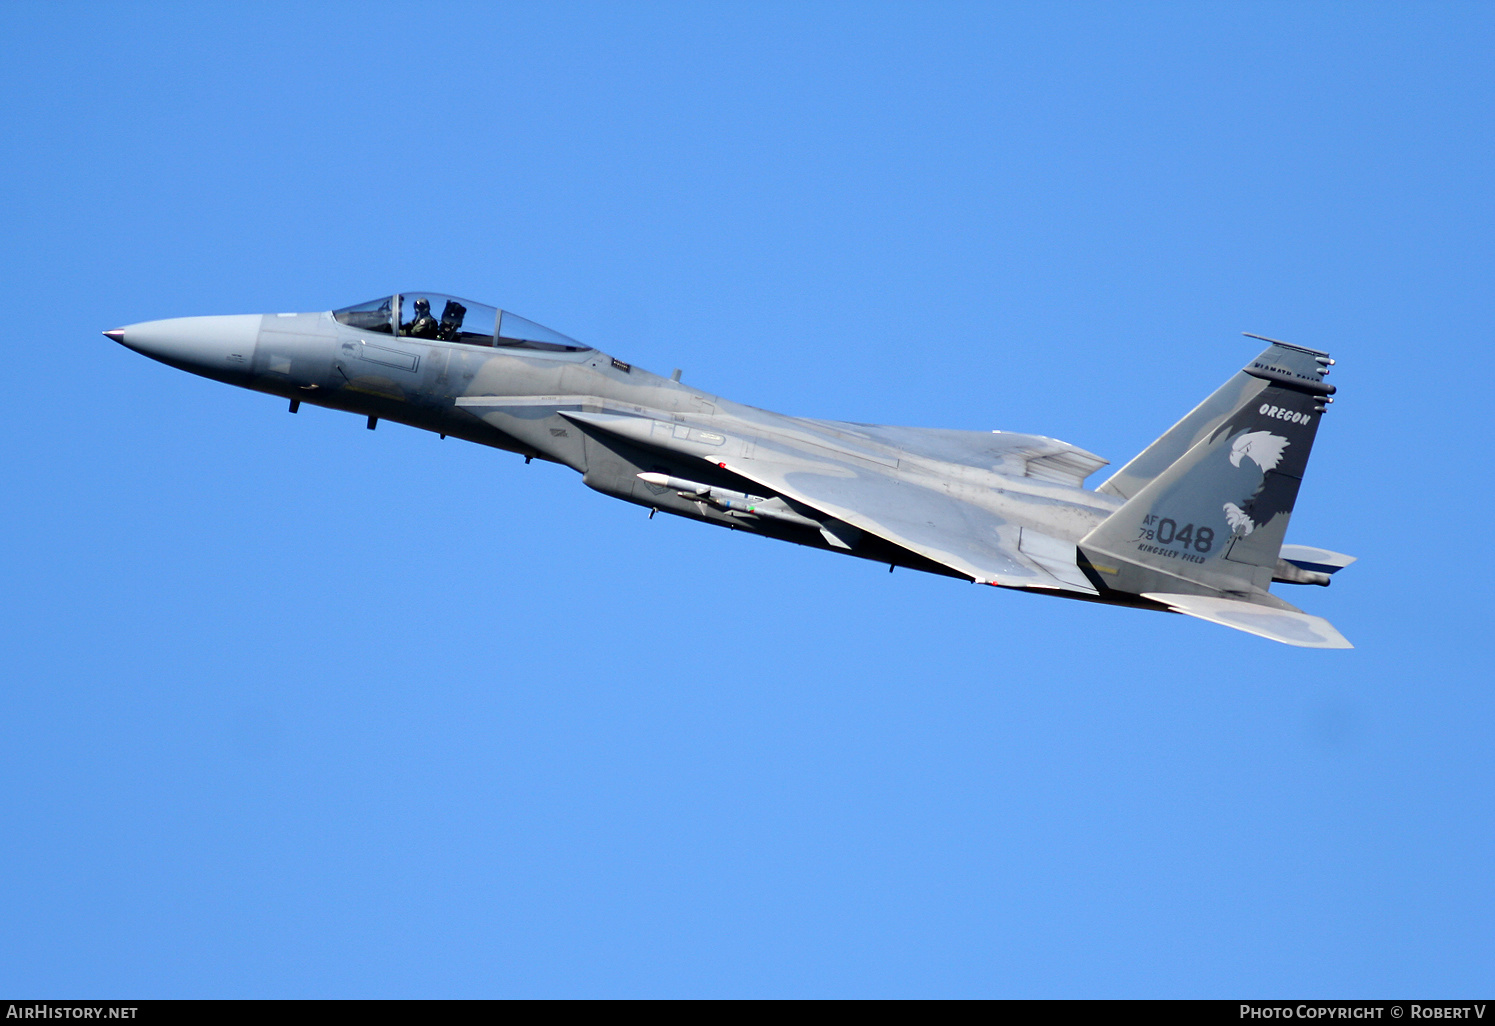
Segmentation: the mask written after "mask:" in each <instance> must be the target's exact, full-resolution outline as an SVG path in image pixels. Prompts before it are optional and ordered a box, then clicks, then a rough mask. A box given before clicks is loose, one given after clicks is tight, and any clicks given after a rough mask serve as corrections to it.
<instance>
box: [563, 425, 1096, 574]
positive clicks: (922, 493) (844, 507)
mask: <svg viewBox="0 0 1495 1026" xmlns="http://www.w3.org/2000/svg"><path fill="white" fill-rule="evenodd" d="M562 416H564V417H566V418H567V419H569V420H573V421H576V422H578V423H580V424H583V425H587V426H589V427H592V428H596V429H599V430H602V431H605V432H609V433H612V434H615V435H618V436H619V437H622V438H627V439H629V440H631V441H634V442H643V443H645V444H650V445H653V446H655V447H656V448H665V449H668V450H670V451H673V452H679V453H682V454H686V455H691V456H694V457H697V458H699V459H703V460H706V461H708V462H710V463H712V464H714V465H715V466H718V467H721V468H723V469H725V470H729V471H731V472H732V473H734V474H737V475H738V476H740V477H744V478H746V479H748V480H749V481H753V482H756V483H757V484H759V485H761V486H763V487H764V488H766V489H768V490H770V491H771V492H774V493H776V494H779V495H782V496H784V497H786V498H788V499H792V500H793V501H795V502H797V503H800V504H802V505H804V506H808V507H810V508H811V509H814V510H818V511H819V512H821V513H823V514H825V515H826V516H828V517H832V518H834V519H836V520H839V521H842V522H844V523H847V524H850V525H851V526H852V527H855V528H857V529H858V530H861V531H865V532H866V533H868V534H871V535H875V536H876V537H879V538H882V539H884V540H886V541H889V542H892V543H893V544H895V545H898V546H901V547H903V548H905V549H908V550H909V551H911V552H916V553H918V554H919V555H921V556H924V557H926V558H928V559H932V560H934V561H935V562H937V563H941V564H943V565H944V566H948V567H950V568H951V569H953V570H957V571H959V572H960V573H962V574H966V575H968V576H969V577H971V578H972V579H973V580H975V581H977V582H979V583H982V584H996V585H1002V586H1004V587H1010V588H1046V589H1053V590H1060V591H1075V592H1083V593H1086V594H1090V595H1094V594H1097V592H1096V589H1095V587H1094V586H1093V585H1091V583H1090V582H1089V581H1088V580H1087V579H1086V578H1085V575H1084V574H1083V573H1081V572H1080V570H1079V568H1078V567H1077V566H1076V565H1075V546H1074V545H1072V544H1068V543H1065V542H1061V541H1059V540H1057V539H1054V538H1049V537H1047V536H1045V535H1042V534H1038V533H1036V532H1033V531H1031V530H1028V529H1024V528H1022V527H1020V526H1019V525H1018V524H1015V523H1013V522H1011V521H1009V520H1006V519H1004V518H1002V517H1000V516H998V515H997V514H995V513H993V512H991V511H989V510H986V509H983V508H982V507H980V506H976V505H973V504H971V503H969V502H965V501H963V500H961V499H958V498H955V497H953V496H950V495H947V494H945V493H943V492H941V491H936V490H934V489H933V488H930V487H925V486H924V485H922V484H920V483H918V481H917V480H914V479H910V478H907V477H904V476H900V475H899V473H898V469H897V467H898V462H897V459H896V458H889V457H887V456H886V455H885V454H882V453H879V452H878V451H876V450H875V449H871V450H866V451H865V452H862V451H857V450H856V449H854V448H853V447H851V446H845V445H837V444H833V443H834V441H836V440H833V439H831V438H826V437H824V435H821V437H820V438H819V439H816V440H811V439H809V438H805V439H798V438H782V437H772V436H769V437H762V436H760V437H758V438H757V439H755V440H754V441H753V442H751V443H747V444H744V443H743V442H742V441H741V440H736V439H734V440H732V442H734V443H735V444H721V443H722V442H724V441H726V440H725V439H724V438H723V436H721V435H713V436H712V438H714V439H715V440H716V441H715V442H714V443H709V444H703V443H700V442H696V441H693V440H691V439H689V438H687V439H681V440H676V439H675V434H674V432H673V431H672V430H670V431H666V430H661V428H662V427H665V425H657V424H653V423H651V420H650V418H648V417H638V416H631V415H619V414H616V413H592V412H583V411H563V412H562ZM802 423H806V424H807V426H808V425H810V424H811V423H814V422H802ZM815 426H819V424H818V423H816V424H815ZM838 426H840V425H838ZM844 427H847V428H857V429H861V430H869V429H863V428H862V426H861V425H844ZM858 433H860V431H859V432H858ZM863 437H864V438H865V437H867V436H866V435H863ZM1022 437H1024V438H1027V437H1029V436H1022ZM848 441H849V440H848ZM1057 444H1059V445H1062V443H1057ZM853 445H854V443H853ZM749 454H750V455H749Z"/></svg>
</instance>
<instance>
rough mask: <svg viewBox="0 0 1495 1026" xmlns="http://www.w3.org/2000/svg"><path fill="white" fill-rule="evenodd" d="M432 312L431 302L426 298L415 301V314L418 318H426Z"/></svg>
mask: <svg viewBox="0 0 1495 1026" xmlns="http://www.w3.org/2000/svg"><path fill="white" fill-rule="evenodd" d="M430 312H431V301H430V300H429V299H426V298H424V297H422V298H420V299H417V300H416V301H415V313H416V316H417V317H424V316H425V315H426V314H428V313H430Z"/></svg>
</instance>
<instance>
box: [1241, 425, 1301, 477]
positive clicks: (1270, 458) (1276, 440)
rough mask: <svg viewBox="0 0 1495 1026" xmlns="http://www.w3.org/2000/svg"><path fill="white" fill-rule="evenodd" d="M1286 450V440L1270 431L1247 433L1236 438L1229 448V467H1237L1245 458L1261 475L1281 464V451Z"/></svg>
mask: <svg viewBox="0 0 1495 1026" xmlns="http://www.w3.org/2000/svg"><path fill="white" fill-rule="evenodd" d="M1286 448H1287V439H1286V438H1283V437H1282V436H1281V435H1274V434H1272V433H1271V432H1270V431H1249V432H1247V433H1246V434H1244V435H1242V436H1241V437H1239V438H1237V439H1236V440H1235V442H1234V443H1232V444H1231V446H1230V465H1231V466H1232V467H1239V466H1240V465H1241V458H1242V457H1245V458H1246V459H1248V460H1250V461H1251V462H1252V463H1255V464H1256V465H1257V466H1258V467H1260V468H1261V471H1262V473H1266V472H1267V471H1269V470H1272V469H1274V468H1275V467H1276V466H1277V464H1279V463H1281V462H1282V450H1283V449H1286Z"/></svg>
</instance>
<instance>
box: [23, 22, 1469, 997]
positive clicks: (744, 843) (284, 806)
mask: <svg viewBox="0 0 1495 1026" xmlns="http://www.w3.org/2000/svg"><path fill="white" fill-rule="evenodd" d="M0 26H3V28H4V31H3V33H0V55H3V60H0V95H3V97H4V103H3V104H0V128H3V131H0V148H3V156H4V159H3V161H0V210H3V215H4V216H3V225H4V228H3V239H4V245H3V246H0V267H3V271H4V274H3V280H4V281H5V282H6V284H7V286H8V290H9V294H10V296H11V301H10V302H9V303H8V304H7V307H8V308H9V309H11V311H12V313H11V315H10V317H9V318H7V321H6V324H5V327H4V328H3V338H4V352H5V353H6V355H7V359H8V366H9V369H10V372H11V381H12V383H13V387H12V388H11V390H10V392H9V394H8V398H7V401H6V402H5V403H4V404H3V405H0V428H3V431H4V436H5V437H6V438H7V439H8V444H6V445H5V446H4V447H3V448H0V469H3V471H4V476H5V480H6V482H7V488H6V489H5V492H4V494H5V500H6V501H5V502H4V503H3V505H0V528H3V530H4V535H5V538H6V539H7V541H6V542H5V543H4V544H3V546H0V580H3V582H4V585H5V586H4V588H3V589H0V652H3V654H4V657H5V658H4V666H5V671H4V674H3V678H4V682H3V686H0V724H3V736H4V744H3V745H0V924H3V926H0V991H3V992H6V993H10V994H28V995H31V994H34V995H59V996H63V995H66V996H74V995H76V996H106V995H107V996H117V995H133V996H142V997H187V996H284V997H303V996H306V997H324V996H374V997H378V996H563V995H577V996H612V995H620V996H697V995H703V996H774V995H790V996H840V995H867V996H967V995H974V996H1081V997H1128V996H1246V995H1251V996H1280V995H1284V994H1309V995H1324V996H1362V997H1373V996H1390V995H1410V996H1429V997H1431V996H1458V995H1470V994H1478V993H1487V992H1488V991H1489V990H1490V987H1491V983H1492V982H1495V972H1492V968H1491V967H1492V965H1495V931H1492V930H1491V927H1490V923H1491V918H1492V912H1495V873H1492V871H1491V867H1492V857H1495V817H1492V815H1491V810H1492V808H1495V794H1492V791H1495V788H1492V785H1495V755H1492V752H1491V746H1490V734H1491V727H1492V722H1495V716H1492V713H1495V698H1492V688H1491V683H1492V676H1495V673H1492V670H1495V666H1492V658H1491V655H1490V639H1489V633H1490V629H1489V620H1490V612H1491V603H1490V600H1489V597H1488V592H1487V587H1486V585H1485V584H1484V581H1483V578H1484V576H1485V563H1486V560H1485V558H1484V555H1485V553H1487V552H1488V550H1489V531H1488V528H1487V523H1486V522H1487V520H1488V515H1487V511H1488V510H1489V509H1490V507H1491V503H1492V499H1495V496H1492V493H1491V488H1490V484H1489V473H1488V467H1487V464H1488V463H1489V452H1490V448H1491V431H1490V426H1489V425H1490V416H1491V412H1492V410H1491V403H1490V400H1489V398H1488V384H1487V383H1488V381H1489V380H1490V377H1491V373H1492V371H1495V366H1492V359H1491V356H1490V343H1489V336H1490V330H1491V324H1492V323H1495V310H1492V288H1491V286H1492V270H1495V259H1492V250H1491V242H1490V240H1491V238H1492V206H1495V200H1492V195H1495V190H1492V173H1491V172H1492V158H1495V150H1492V142H1495V122H1492V119H1491V116H1490V112H1491V101H1492V98H1495V90H1492V85H1495V65H1492V64H1491V61H1490V59H1489V54H1490V52H1491V49H1492V44H1495V9H1492V8H1491V7H1490V6H1488V5H1484V4H1466V5H1439V4H1419V5H1412V4H1406V5H1391V4H1381V5H1374V4H1371V5H1367V4H1332V3H1322V4H1312V5H1305V4H1189V5H1182V4H1132V5H1115V4H1069V5H1062V6H1061V5H1049V4H1033V5H1000V4H981V5H960V4H945V5H933V4H917V5H916V4H907V5H886V4H873V3H858V4H828V3H821V4H792V5H774V4H751V5H721V4H718V5H701V4H680V5H670V4H662V3H661V4H647V5H644V4H613V5H609V4H603V5H565V4H551V3H547V4H534V5H474V6H460V5H459V6H453V5H443V4H434V3H424V4H419V5H396V6H380V5H370V4H359V5H349V6H333V5H318V6H315V7H313V8H312V9H311V10H305V9H303V8H302V7H301V6H300V5H297V6H286V7H267V6H264V5H254V6H252V7H243V8H233V9H230V8H228V7H223V8H222V9H209V10H203V9H200V8H199V7H198V6H189V5H182V6H162V5H113V4H108V5H81V4H47V5H42V4H19V3H17V4H11V5H7V6H5V7H4V8H3V9H0ZM404 288H414V289H433V290H438V291H442V292H448V293H453V294H456V295H461V296H470V297H472V298H474V299H477V300H481V301H484V302H488V303H491V304H494V305H498V306H502V307H504V308H506V309H514V310H517V311H518V312H520V313H522V314H524V315H526V316H528V317H531V318H533V319H535V320H537V321H539V322H541V323H543V324H547V325H550V326H552V327H554V328H556V329H558V330H560V331H563V332H565V333H567V334H569V335H572V336H575V337H577V338H580V339H583V340H585V341H587V342H589V343H592V344H595V345H597V346H599V347H600V348H602V349H604V350H606V351H609V352H612V353H615V354H617V355H618V356H620V357H622V358H623V359H626V360H630V361H633V362H636V363H638V364H640V365H642V366H645V367H648V368H650V369H652V370H655V371H658V372H661V373H668V372H669V370H670V369H671V368H672V367H681V368H683V369H684V372H685V379H686V380H687V381H688V382H690V383H693V384H695V385H697V386H699V387H702V388H705V389H707V390H710V391H713V392H718V393H720V394H723V395H725V396H728V397H730V398H734V399H737V400H740V401H744V402H749V403H753V404H755V405H761V406H766V407H769V408H772V409H778V410H783V411H785V412H790V413H798V414H805V415H814V416H822V417H834V418H841V419H847V420H859V421H872V422H880V423H897V424H918V425H926V426H942V427H956V428H965V429H973V430H984V429H988V428H1003V429H1008V430H1015V431H1031V432H1036V433H1042V434H1048V435H1053V436H1056V437H1059V438H1063V439H1065V440H1066V441H1070V442H1073V443H1074V444H1076V445H1080V446H1082V447H1084V448H1087V449H1090V450H1093V451H1095V452H1098V453H1100V454H1102V455H1104V456H1106V457H1108V458H1110V459H1111V460H1112V461H1113V462H1114V463H1115V464H1117V465H1119V464H1120V463H1121V462H1124V461H1125V460H1126V459H1128V458H1130V457H1131V456H1132V455H1133V454H1134V453H1136V452H1137V451H1138V450H1140V449H1141V448H1142V447H1143V446H1145V445H1146V444H1147V443H1148V442H1150V441H1151V440H1152V439H1153V438H1154V437H1156V436H1157V435H1158V434H1160V433H1161V432H1162V431H1163V430H1164V429H1165V428H1167V427H1168V425H1169V424H1171V423H1172V422H1173V421H1174V420H1175V419H1177V417H1179V416H1181V415H1182V414H1183V413H1184V412H1186V411H1187V410H1188V409H1189V408H1190V407H1191V406H1192V405H1193V404H1194V403H1195V402H1197V401H1198V400H1199V399H1201V398H1202V397H1203V396H1205V395H1206V394H1208V393H1209V392H1210V391H1211V390H1212V389H1213V388H1215V387H1216V386H1217V385H1218V384H1219V383H1220V382H1221V381H1223V380H1224V379H1225V378H1226V377H1228V376H1229V375H1230V374H1231V373H1233V372H1234V371H1235V370H1236V369H1237V368H1239V367H1240V366H1241V365H1242V364H1243V363H1244V362H1245V361H1246V360H1247V359H1249V358H1250V357H1251V356H1253V355H1255V353H1256V351H1257V347H1256V345H1255V344H1254V343H1252V342H1250V341H1249V340H1245V339H1241V338H1240V336H1239V334H1238V333H1239V332H1241V331H1252V332H1258V333H1261V334H1265V335H1270V336H1273V337H1278V338H1285V339H1288V340H1290V341H1295V342H1298V343H1302V344H1305V345H1309V346H1313V347H1318V348H1323V349H1328V350H1331V351H1332V352H1333V354H1334V355H1335V356H1336V357H1337V358H1338V359H1339V366H1337V367H1336V368H1335V372H1334V376H1333V381H1334V382H1335V383H1336V384H1337V385H1338V386H1339V389H1340V393H1339V398H1340V401H1339V402H1338V403H1336V405H1335V407H1334V409H1333V412H1332V414H1331V415H1330V416H1328V417H1327V418H1326V422H1325V424H1324V427H1323V429H1322V430H1321V431H1320V433H1319V436H1318V444H1317V446H1316V449H1315V452H1314V455H1313V461H1312V463H1311V465H1310V468H1309V473H1308V477H1307V479H1306V482H1305V485H1304V488H1303V491H1302V493H1301V496H1300V499H1299V503H1298V508H1297V512H1296V514H1295V516H1294V520H1293V525H1292V528H1291V530H1290V532H1289V540H1290V541H1296V542H1300V543H1304V544H1315V545H1321V546H1326V547H1329V548H1333V549H1337V550H1340V551H1344V552H1349V553H1353V554H1355V555H1358V556H1359V557H1360V562H1359V563H1357V564H1355V565H1354V566H1353V567H1351V568H1350V569H1348V570H1346V571H1344V572H1343V573H1342V574H1341V575H1340V576H1339V578H1338V579H1337V580H1336V582H1335V584H1334V586H1333V587H1332V588H1330V589H1327V590H1322V589H1285V590H1286V593H1287V594H1288V597H1289V598H1290V599H1292V600H1295V601H1298V602H1300V604H1302V605H1304V606H1305V607H1306V608H1308V609H1309V611H1311V612H1314V613H1317V614H1320V615H1323V616H1326V617H1328V618H1329V619H1330V620H1331V621H1333V622H1334V623H1335V624H1336V626H1338V627H1339V629H1340V630H1342V631H1343V632H1344V633H1345V634H1346V635H1347V636H1348V637H1349V638H1350V639H1351V640H1352V641H1354V642H1355V643H1356V645H1357V646H1358V647H1357V648H1356V649H1355V650H1354V651H1352V652H1317V651H1304V650H1297V649H1290V648H1286V647H1283V646H1278V645H1273V644H1270V643H1268V642H1265V641H1262V640H1260V639H1255V638H1252V637H1249V636H1246V635H1243V634H1239V633H1236V632H1233V631H1228V630H1225V629H1223V628H1216V627H1213V626H1211V625H1207V624H1204V623H1200V622H1198V621H1193V620H1188V619H1185V618H1183V617H1176V616H1165V615H1160V614H1149V613H1142V612H1136V611H1131V610H1122V609H1110V608H1104V607H1098V606H1089V605H1086V604H1083V603H1072V602H1064V601H1060V600H1054V599H1044V598H1039V597H1033V596H1027V595H1021V594H1016V593H1007V592H1001V591H997V590H995V589H981V588H973V587H969V586H964V585H961V584H959V583H957V582H954V581H950V580H947V579H943V578H935V577H928V576H923V575H919V574H916V573H912V572H899V573H896V574H892V575H889V574H888V573H887V572H886V571H885V570H884V569H882V568H880V567H878V566H876V565H873V564H867V563H863V562H861V561H858V560H850V559H841V558H837V557H833V556H830V555H828V554H824V553H820V552H814V551H810V550H804V549H799V548H796V547H792V546H784V545H779V544H776V543H772V542H768V541H764V540H761V539H754V538H748V537H744V536H742V535H740V534H735V535H734V534H729V533H725V532H720V531H713V530H711V529H709V528H707V527H704V526H701V525H696V524H692V523H688V522H685V521H679V520H674V519H672V518H669V517H656V518H655V519H654V520H653V521H649V520H647V519H646V514H645V512H644V511H642V510H640V509H638V508H635V507H631V506H627V505H624V504H621V503H617V502H614V501H612V500H609V499H606V498H604V497H602V496H600V495H597V494H595V493H592V492H590V491H589V490H588V489H586V488H585V487H584V486H583V485H582V484H581V482H580V480H579V479H578V478H576V477H575V476H574V475H573V474H571V473H570V472H569V471H566V470H564V469H562V468H558V467H554V466H547V465H542V464H540V463H538V462H537V463H535V464H533V465H530V466H525V465H524V463H523V462H522V461H521V460H520V459H519V458H517V457H515V456H513V455H511V454H506V453H501V452H497V451H488V450H484V449H481V448H479V447H476V446H471V445H465V444H463V443H458V442H454V441H451V440H448V441H445V442H443V441H439V440H438V439H436V438H435V437H433V436H430V435H427V434H424V433H421V432H417V431H414V430H410V429H407V428H403V427H400V426H398V425H392V424H385V425H382V426H381V427H380V430H378V431H376V432H368V431H365V430H364V427H363V423H362V422H361V421H360V420H358V419H356V418H354V417H350V416H347V415H345V414H336V413H332V412H328V411H324V410H319V409H315V408H310V407H304V408H303V409H302V411H301V413H300V415H299V416H296V417H289V416H287V415H286V414H285V410H284V404H283V403H281V402H280V401H278V400H275V399H272V398H270V397H267V396H262V395H256V394H252V393H249V392H244V391H238V390H234V389H231V388H229V387H228V386H224V385H220V384H217V383H214V382H209V381H206V380H203V379H199V378H194V377H191V376H188V375H185V374H181V373H179V372H176V371H172V370H169V369H168V368H165V367H163V366H161V365H158V364H155V363H153V362H151V361H148V360H145V359H143V358H141V357H139V356H137V355H135V354H133V353H130V352H128V351H126V350H125V349H123V348H122V347H120V346H117V345H114V344H113V343H111V342H109V341H108V340H106V339H104V338H102V337H101V336H100V335H99V332H100V331H101V330H103V329H106V328H112V327H115V326H118V325H121V324H127V323H131V322H135V321H140V320H147V319H153V318H158V317H171V316H183V315H192V314H211V313H243V312H264V311H284V310H320V309H327V308H330V307H333V306H342V305H346V304H350V303H355V302H359V301H362V300H365V299H369V298H372V297H374V296H378V295H381V294H386V293H390V292H393V291H396V290H398V289H404ZM1103 473H1104V472H1103ZM1101 479H1103V478H1102V477H1097V478H1095V479H1094V480H1095V481H1099V480H1101ZM1305 591H1311V594H1304V592H1305Z"/></svg>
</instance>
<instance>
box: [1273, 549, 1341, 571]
mask: <svg viewBox="0 0 1495 1026" xmlns="http://www.w3.org/2000/svg"><path fill="white" fill-rule="evenodd" d="M1279 555H1280V557H1281V558H1282V559H1285V560H1287V561H1288V562H1289V563H1291V564H1292V565H1293V566H1295V567H1297V568H1298V569H1299V570H1310V571H1312V572H1314V573H1319V574H1332V573H1334V572H1335V571H1336V570H1343V569H1344V568H1345V567H1347V566H1349V565H1350V564H1351V563H1353V562H1355V559H1356V557H1354V556H1346V555H1345V554H1344V553H1342V552H1330V551H1329V550H1328V549H1316V548H1314V547H1313V546H1312V545H1284V546H1282V552H1281V553H1280V554H1279Z"/></svg>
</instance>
